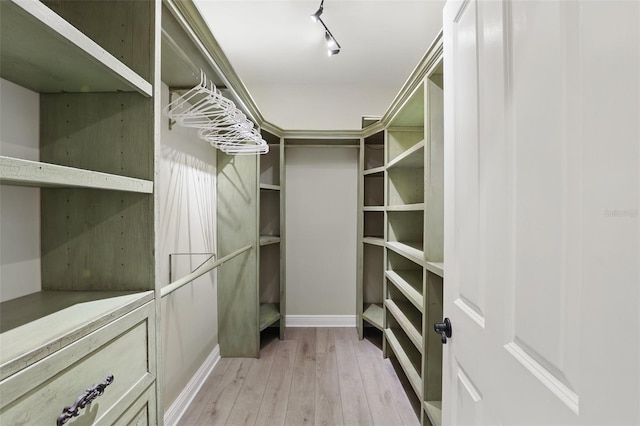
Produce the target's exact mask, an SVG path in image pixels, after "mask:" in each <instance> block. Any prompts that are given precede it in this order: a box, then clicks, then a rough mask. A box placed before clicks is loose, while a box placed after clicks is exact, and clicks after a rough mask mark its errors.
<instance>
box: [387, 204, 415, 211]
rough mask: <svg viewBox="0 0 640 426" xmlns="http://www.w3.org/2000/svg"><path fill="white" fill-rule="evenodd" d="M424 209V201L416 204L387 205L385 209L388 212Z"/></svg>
mask: <svg viewBox="0 0 640 426" xmlns="http://www.w3.org/2000/svg"><path fill="white" fill-rule="evenodd" d="M420 210H424V203H416V204H400V205H395V206H387V211H390V212H409V211H420Z"/></svg>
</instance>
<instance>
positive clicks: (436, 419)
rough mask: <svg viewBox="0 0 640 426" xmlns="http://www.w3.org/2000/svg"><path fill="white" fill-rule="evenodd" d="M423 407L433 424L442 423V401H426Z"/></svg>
mask: <svg viewBox="0 0 640 426" xmlns="http://www.w3.org/2000/svg"><path fill="white" fill-rule="evenodd" d="M423 408H424V412H425V413H426V414H427V417H429V421H430V422H431V424H432V425H433V426H441V425H442V401H424V402H423Z"/></svg>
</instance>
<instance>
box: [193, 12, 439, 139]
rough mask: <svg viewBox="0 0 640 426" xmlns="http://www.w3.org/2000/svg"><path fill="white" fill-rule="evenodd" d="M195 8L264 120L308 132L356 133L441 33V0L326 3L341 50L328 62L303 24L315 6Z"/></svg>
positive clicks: (315, 31)
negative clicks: (349, 130) (353, 130)
mask: <svg viewBox="0 0 640 426" xmlns="http://www.w3.org/2000/svg"><path fill="white" fill-rule="evenodd" d="M194 3H195V4H196V6H197V7H198V9H199V10H200V13H201V14H202V16H203V18H204V19H205V21H206V22H207V24H208V25H209V27H210V29H211V32H212V33H213V35H214V37H215V38H216V40H217V41H218V43H219V44H220V46H221V47H222V49H223V51H224V52H225V54H226V56H227V57H228V59H229V61H230V62H231V64H232V66H233V68H234V69H235V71H236V73H237V74H238V75H239V76H240V78H241V79H242V81H243V82H244V84H245V86H246V87H247V89H248V90H249V93H251V95H252V96H253V98H254V100H255V101H256V103H257V105H258V108H259V109H260V111H261V112H262V114H263V115H264V116H265V117H266V118H267V120H268V121H272V123H273V124H275V125H277V126H280V127H283V128H285V129H292V130H308V129H309V128H315V129H320V128H323V129H344V128H345V127H346V126H348V127H349V128H359V125H360V117H361V116H363V115H382V114H383V113H384V112H385V110H386V109H387V107H388V106H389V104H390V103H391V101H392V100H393V97H394V96H395V94H397V92H398V91H399V90H400V88H401V87H402V85H403V84H404V82H405V81H406V79H407V78H408V77H409V75H410V73H411V71H412V70H413V69H414V67H415V66H416V65H417V64H418V61H419V60H420V59H421V58H422V56H423V55H424V54H425V52H426V51H427V48H428V47H429V45H430V44H431V42H432V41H433V39H434V38H435V37H436V35H437V34H438V32H439V31H440V28H441V26H442V7H443V5H444V0H421V1H418V0H414V1H404V0H325V2H324V13H323V15H322V19H323V20H324V22H325V24H326V25H327V27H328V28H329V30H330V31H331V32H332V33H333V35H334V37H335V38H336V39H337V40H338V42H339V43H340V45H341V46H342V50H341V52H340V54H338V55H335V56H332V57H328V56H327V53H326V52H327V50H326V43H325V40H324V29H323V27H322V25H321V24H320V23H319V22H318V23H315V22H313V21H312V20H311V19H310V15H311V14H313V13H314V12H315V11H316V10H317V9H318V6H319V5H320V0H314V1H309V0H275V1H274V0H253V1H246V0H226V1H225V0H194ZM318 88H322V89H321V90H318ZM367 91H376V96H370V95H371V93H367ZM277 94H280V95H281V96H278V95H277ZM276 97H280V102H278V99H275V98H276ZM323 97H324V98H325V99H321V98H323ZM354 97H356V98H357V97H360V98H361V99H363V102H361V103H358V102H354V99H350V98H354ZM365 98H366V102H364V99H365ZM283 100H286V102H283ZM363 103H364V105H363ZM302 104H304V106H305V110H306V114H308V115H318V113H319V111H326V107H327V105H336V106H337V108H338V109H340V110H341V111H340V112H339V114H336V116H335V117H334V118H333V119H332V117H331V116H330V114H323V115H324V117H323V118H322V120H323V121H320V119H319V118H318V119H317V120H315V121H314V120H312V119H309V120H305V119H304V117H303V118H301V112H300V107H301V105H302ZM314 106H315V108H314ZM323 108H324V109H323ZM362 108H366V109H367V110H362ZM356 109H358V110H357V111H356ZM339 116H340V117H342V118H340V117H339ZM347 116H348V121H346V120H345V118H346V117H347ZM289 117H297V119H296V121H290V120H289ZM292 126H293V127H296V128H295V129H294V128H292ZM336 126H338V127H336Z"/></svg>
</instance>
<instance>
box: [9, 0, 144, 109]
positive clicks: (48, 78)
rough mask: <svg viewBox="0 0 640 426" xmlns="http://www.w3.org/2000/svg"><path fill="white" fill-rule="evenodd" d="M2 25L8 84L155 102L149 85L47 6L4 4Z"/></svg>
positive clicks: (20, 1) (15, 0) (23, 1)
mask: <svg viewBox="0 0 640 426" xmlns="http://www.w3.org/2000/svg"><path fill="white" fill-rule="evenodd" d="M0 19H1V22H2V25H1V26H0V28H1V33H0V39H2V49H1V51H2V56H1V57H0V62H2V78H4V79H7V80H10V81H13V82H14V83H16V84H18V85H20V86H23V87H26V88H28V89H30V90H33V91H35V92H39V93H55V92H70V93H76V92H118V91H122V92H132V91H136V92H139V93H141V94H143V95H145V96H147V97H151V96H152V93H153V89H152V86H151V84H150V83H149V82H148V81H146V80H145V79H144V78H142V77H141V76H139V75H138V74H137V73H135V72H134V71H132V70H131V69H130V68H129V67H127V66H126V65H124V64H123V63H122V62H120V61H119V60H118V59H116V58H115V57H114V56H113V55H111V54H110V53H108V52H107V51H106V50H105V49H103V48H102V47H101V46H99V45H98V44H97V43H96V42H94V41H93V40H91V39H90V38H89V37H87V36H86V35H85V34H83V33H82V32H81V31H80V30H78V29H77V28H75V27H74V26H73V25H72V24H70V23H69V22H67V21H66V20H64V19H63V18H62V17H60V16H59V15H58V14H56V13H55V12H54V11H52V10H51V9H49V8H48V7H47V6H46V5H45V4H44V3H41V2H39V1H28V0H11V1H2V2H0ZM61 58H64V59H61Z"/></svg>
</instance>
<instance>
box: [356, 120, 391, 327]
mask: <svg viewBox="0 0 640 426" xmlns="http://www.w3.org/2000/svg"><path fill="white" fill-rule="evenodd" d="M384 145H385V141H384V132H383V131H379V132H377V133H374V134H372V135H370V136H368V137H365V138H362V139H361V141H360V185H359V187H360V188H361V190H360V212H359V215H360V217H359V224H360V226H359V231H358V232H359V234H360V235H359V241H358V243H359V247H358V258H359V259H358V265H359V266H358V278H357V279H358V284H357V291H356V299H357V300H356V314H357V327H358V335H359V336H360V338H362V337H363V333H364V327H365V326H367V325H368V326H373V327H375V328H377V329H379V330H383V329H384V245H385V227H384V223H385V220H386V219H385V217H386V209H385V194H384V174H385V167H384Z"/></svg>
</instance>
